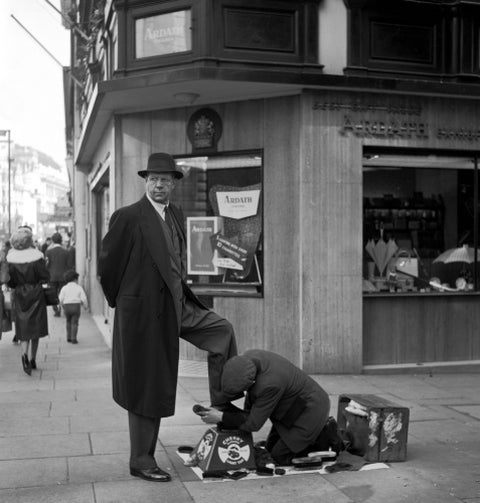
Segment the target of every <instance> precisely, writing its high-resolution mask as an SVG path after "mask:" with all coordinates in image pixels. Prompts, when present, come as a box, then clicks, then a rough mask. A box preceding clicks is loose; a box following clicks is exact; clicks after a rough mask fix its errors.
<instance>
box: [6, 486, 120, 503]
mask: <svg viewBox="0 0 480 503" xmlns="http://www.w3.org/2000/svg"><path fill="white" fill-rule="evenodd" d="M0 501H1V502H2V503H95V494H94V489H93V486H92V484H68V485H56V486H42V487H30V488H27V489H1V490H0ZM118 501H119V502H120V501H121V500H118Z"/></svg>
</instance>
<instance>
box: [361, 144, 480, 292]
mask: <svg viewBox="0 0 480 503" xmlns="http://www.w3.org/2000/svg"><path fill="white" fill-rule="evenodd" d="M363 196H364V199H363V201H364V208H363V212H364V213H363V222H364V225H363V237H364V243H363V246H364V270H363V278H364V281H363V290H364V292H365V293H377V292H383V293H397V294H398V293H401V294H405V293H408V292H414V293H432V294H433V293H439V292H440V293H469V292H475V291H478V290H479V289H480V282H479V278H480V267H479V263H478V262H479V261H480V250H479V243H478V240H479V235H478V234H479V233H478V231H479V228H478V217H477V213H478V174H477V158H476V157H475V156H465V157H463V156H454V155H410V154H409V155H404V154H400V155H398V154H396V153H381V152H375V151H368V152H366V153H365V154H364V158H363Z"/></svg>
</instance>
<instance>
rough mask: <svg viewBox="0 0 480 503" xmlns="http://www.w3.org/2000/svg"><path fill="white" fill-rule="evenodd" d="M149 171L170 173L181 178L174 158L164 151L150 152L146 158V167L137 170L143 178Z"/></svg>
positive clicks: (181, 175) (181, 174)
mask: <svg viewBox="0 0 480 503" xmlns="http://www.w3.org/2000/svg"><path fill="white" fill-rule="evenodd" d="M149 173H157V174H161V173H171V174H172V175H173V176H174V177H175V178H178V179H180V178H183V173H182V172H181V171H178V169H177V165H176V164H175V159H174V158H173V157H172V156H171V155H170V154H165V153H164V152H158V153H156V154H151V155H150V157H149V158H148V162H147V169H144V170H141V171H138V174H139V175H140V176H141V177H142V178H145V177H146V176H147V175H148V174H149Z"/></svg>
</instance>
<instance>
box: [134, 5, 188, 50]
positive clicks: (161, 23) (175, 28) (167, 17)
mask: <svg viewBox="0 0 480 503" xmlns="http://www.w3.org/2000/svg"><path fill="white" fill-rule="evenodd" d="M191 26H192V23H191V12H190V10H182V11H177V12H169V13H167V14H159V15H156V16H149V17H144V18H139V19H136V20H135V57H136V58H148V57H152V56H163V55H166V54H173V53H176V52H186V51H190V50H192V36H191Z"/></svg>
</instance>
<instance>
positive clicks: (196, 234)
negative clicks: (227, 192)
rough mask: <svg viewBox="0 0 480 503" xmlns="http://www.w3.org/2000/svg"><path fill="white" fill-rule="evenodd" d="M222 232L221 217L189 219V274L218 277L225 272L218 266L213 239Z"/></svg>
mask: <svg viewBox="0 0 480 503" xmlns="http://www.w3.org/2000/svg"><path fill="white" fill-rule="evenodd" d="M221 230H222V218H221V217H188V218H187V272H188V274H201V275H218V274H222V272H223V270H221V269H220V268H219V266H218V265H217V264H216V259H217V257H218V252H217V250H216V249H215V248H214V247H213V246H212V242H211V239H212V237H213V236H215V235H216V234H218V233H219V232H220V231H221Z"/></svg>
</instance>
